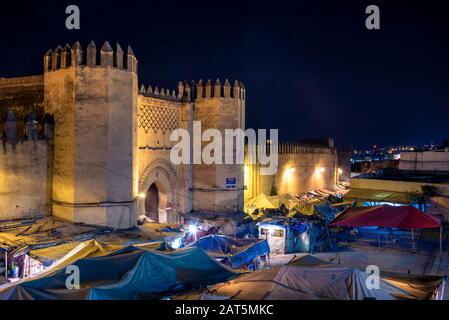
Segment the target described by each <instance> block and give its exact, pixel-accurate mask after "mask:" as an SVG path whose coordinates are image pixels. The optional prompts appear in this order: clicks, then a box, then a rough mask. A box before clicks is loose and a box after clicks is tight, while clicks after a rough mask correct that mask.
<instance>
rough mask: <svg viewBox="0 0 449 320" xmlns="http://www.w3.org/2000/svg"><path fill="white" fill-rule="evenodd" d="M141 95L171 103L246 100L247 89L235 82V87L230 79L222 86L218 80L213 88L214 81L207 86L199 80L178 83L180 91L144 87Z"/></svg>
mask: <svg viewBox="0 0 449 320" xmlns="http://www.w3.org/2000/svg"><path fill="white" fill-rule="evenodd" d="M140 94H142V95H144V96H148V97H154V98H158V99H164V100H170V101H182V100H184V101H189V102H192V101H195V100H199V99H214V98H228V99H240V100H246V88H245V85H244V84H243V83H241V82H240V81H238V80H235V82H234V85H233V86H232V87H231V84H230V82H229V80H228V79H226V80H225V82H224V85H223V86H222V85H221V83H220V80H218V79H217V80H216V81H215V83H214V85H213V86H212V81H211V80H210V79H209V80H208V81H207V82H206V84H205V85H204V84H203V80H199V81H198V83H196V82H195V81H194V80H192V81H191V82H190V83H188V82H187V81H179V82H178V90H177V91H176V90H172V91H170V90H165V89H163V88H162V89H159V88H158V87H157V86H156V87H154V89H153V87H151V86H148V88H145V86H144V85H142V86H141V87H140Z"/></svg>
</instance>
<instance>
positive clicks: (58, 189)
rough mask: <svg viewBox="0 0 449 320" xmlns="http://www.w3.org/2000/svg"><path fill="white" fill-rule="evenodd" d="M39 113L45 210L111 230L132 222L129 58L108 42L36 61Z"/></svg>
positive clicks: (133, 81)
mask: <svg viewBox="0 0 449 320" xmlns="http://www.w3.org/2000/svg"><path fill="white" fill-rule="evenodd" d="M44 93H45V94H44V96H45V112H46V113H48V114H51V115H53V116H54V119H55V128H54V166H53V173H52V175H53V191H52V213H53V215H54V216H57V217H59V218H62V219H65V220H69V221H73V222H84V223H90V224H96V225H105V226H110V227H114V228H128V227H131V226H132V225H134V224H135V220H136V218H135V214H136V202H137V194H138V145H137V103H138V102H137V101H138V100H137V94H138V79H137V59H136V57H135V55H134V52H133V51H132V49H131V48H130V47H128V50H127V52H126V53H124V52H123V50H122V48H121V47H120V45H118V44H117V46H116V48H115V50H114V49H113V48H112V47H111V46H110V44H109V43H108V42H105V43H104V45H103V46H102V47H101V49H100V50H99V54H98V50H97V47H96V45H95V43H94V42H91V43H90V44H89V45H88V47H87V48H86V49H85V50H83V48H82V47H81V45H80V43H78V42H77V43H75V44H74V45H73V46H69V45H65V46H64V47H61V46H58V47H57V48H56V49H55V50H49V51H48V52H47V53H46V54H45V56H44Z"/></svg>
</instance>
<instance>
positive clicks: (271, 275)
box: [177, 256, 438, 300]
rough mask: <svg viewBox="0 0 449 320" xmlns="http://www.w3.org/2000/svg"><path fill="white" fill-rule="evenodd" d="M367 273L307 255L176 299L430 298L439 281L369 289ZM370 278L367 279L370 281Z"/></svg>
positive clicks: (392, 282)
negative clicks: (206, 290)
mask: <svg viewBox="0 0 449 320" xmlns="http://www.w3.org/2000/svg"><path fill="white" fill-rule="evenodd" d="M368 276H369V275H368V274H367V273H365V272H363V271H360V270H357V269H354V268H350V267H343V266H339V265H335V264H332V263H329V262H326V261H323V260H320V259H317V258H315V257H313V256H305V257H303V258H300V259H297V260H295V261H293V262H291V263H289V264H288V265H286V266H283V267H274V268H271V269H270V270H263V271H260V272H257V273H250V274H243V275H241V276H239V277H237V278H235V279H233V280H231V281H229V282H226V283H221V284H218V285H215V286H212V287H210V288H209V292H208V293H200V292H197V293H196V294H190V295H183V296H180V297H177V299H204V300H211V299H235V300H363V299H368V298H371V299H372V298H374V299H377V300H396V299H428V298H430V297H431V296H432V295H433V293H434V291H435V288H436V286H438V282H435V279H431V280H429V281H427V283H428V284H429V285H427V286H421V287H418V288H417V287H416V286H415V284H414V283H411V284H409V283H410V282H411V281H410V280H403V279H401V278H388V279H386V278H383V277H382V276H381V278H380V279H379V288H378V289H370V288H368V287H367V283H370V281H369V279H368ZM367 280H368V281H367Z"/></svg>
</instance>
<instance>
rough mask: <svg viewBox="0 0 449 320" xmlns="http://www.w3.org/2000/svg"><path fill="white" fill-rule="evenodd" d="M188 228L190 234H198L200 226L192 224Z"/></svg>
mask: <svg viewBox="0 0 449 320" xmlns="http://www.w3.org/2000/svg"><path fill="white" fill-rule="evenodd" d="M187 230H188V232H189V233H190V234H196V233H197V232H198V227H197V226H195V225H193V224H191V225H189V226H188V228H187Z"/></svg>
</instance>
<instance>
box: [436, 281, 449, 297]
mask: <svg viewBox="0 0 449 320" xmlns="http://www.w3.org/2000/svg"><path fill="white" fill-rule="evenodd" d="M433 299H434V300H449V280H448V279H447V277H444V279H443V281H441V284H440V285H439V287H438V288H437V290H435V296H434V297H433Z"/></svg>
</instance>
